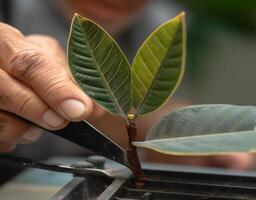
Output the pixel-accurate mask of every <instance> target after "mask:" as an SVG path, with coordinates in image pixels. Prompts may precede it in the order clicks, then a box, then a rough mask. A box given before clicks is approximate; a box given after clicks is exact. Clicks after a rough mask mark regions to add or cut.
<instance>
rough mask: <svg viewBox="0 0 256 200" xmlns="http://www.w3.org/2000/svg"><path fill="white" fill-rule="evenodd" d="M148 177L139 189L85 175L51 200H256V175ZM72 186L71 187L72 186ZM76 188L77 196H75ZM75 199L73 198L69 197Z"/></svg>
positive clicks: (180, 173)
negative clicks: (77, 184) (78, 182)
mask: <svg viewBox="0 0 256 200" xmlns="http://www.w3.org/2000/svg"><path fill="white" fill-rule="evenodd" d="M145 174H146V175H147V176H148V180H147V181H146V183H145V186H144V188H142V189H138V188H135V187H134V186H133V185H132V181H129V180H125V179H114V180H111V179H107V178H102V177H86V178H83V180H82V179H79V180H80V184H83V187H80V186H76V183H77V180H78V179H77V178H75V179H73V181H71V182H70V183H69V184H68V185H67V186H65V187H63V188H62V190H60V191H59V192H58V193H57V194H56V195H55V196H54V198H53V199H52V200H56V199H58V200H71V199H72V200H76V199H77V200H78V199H79V200H83V199H86V200H90V199H95V198H96V197H97V199H100V200H101V199H102V200H103V199H104V200H110V199H116V200H139V199H141V200H143V199H144V200H156V199H157V200H170V199H172V200H201V199H207V200H238V199H239V200H255V199H256V176H254V175H252V174H251V175H249V174H248V175H246V174H243V175H241V174H240V175H239V174H233V175H232V174H230V173H228V175H225V174H223V173H210V172H209V173H200V172H191V171H187V172H186V171H179V170H177V171H173V170H170V171H168V170H161V171H159V170H150V169H147V170H145ZM71 186H72V187H71ZM74 191H75V195H76V197H75V198H74ZM71 196H72V197H73V198H70V197H71Z"/></svg>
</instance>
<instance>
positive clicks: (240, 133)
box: [133, 104, 256, 155]
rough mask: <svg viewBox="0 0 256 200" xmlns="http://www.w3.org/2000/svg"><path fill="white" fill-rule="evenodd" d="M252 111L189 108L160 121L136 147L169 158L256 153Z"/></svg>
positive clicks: (254, 110)
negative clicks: (168, 155)
mask: <svg viewBox="0 0 256 200" xmlns="http://www.w3.org/2000/svg"><path fill="white" fill-rule="evenodd" d="M255 127H256V107H255V106H235V105H221V104H219V105H198V106H189V107H186V108H183V109H180V110H177V111H175V112H172V113H170V114H168V115H167V116H165V117H164V118H162V119H161V120H160V122H158V123H157V124H156V125H155V126H154V127H153V128H152V129H151V131H150V132H149V134H148V136H147V138H146V141H144V142H134V143H133V144H134V145H135V146H138V147H144V148H148V149H152V150H155V151H158V152H161V153H165V154H172V155H216V154H227V153H232V152H254V151H255V150H256V130H255Z"/></svg>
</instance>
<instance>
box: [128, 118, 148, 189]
mask: <svg viewBox="0 0 256 200" xmlns="http://www.w3.org/2000/svg"><path fill="white" fill-rule="evenodd" d="M127 132H128V138H129V147H128V149H127V159H128V164H129V165H130V169H131V170H132V171H133V173H134V176H135V184H136V186H137V187H143V186H144V182H145V175H144V173H143V171H142V168H141V165H140V161H139V158H138V154H137V149H136V147H135V146H133V145H132V142H134V141H136V137H137V128H136V124H135V122H134V121H133V120H129V123H128V125H127Z"/></svg>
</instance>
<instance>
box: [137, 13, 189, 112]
mask: <svg viewBox="0 0 256 200" xmlns="http://www.w3.org/2000/svg"><path fill="white" fill-rule="evenodd" d="M185 51H186V30H185V19H184V13H181V14H180V15H178V16H177V17H175V18H174V19H172V20H170V21H167V22H166V23H164V24H163V25H161V26H160V27H158V28H157V29H156V30H155V31H154V32H153V33H152V34H151V35H150V36H149V37H148V38H147V40H146V41H145V42H144V43H143V44H142V46H141V47H140V49H139V50H138V52H137V54H136V56H135V58H134V61H133V64H132V100H133V106H134V108H135V109H136V114H146V113H149V112H152V111H154V110H156V109H157V108H159V107H160V106H161V105H162V104H163V103H164V102H165V101H167V99H168V97H170V96H171V95H172V94H173V93H174V92H175V90H176V89H177V87H178V85H179V83H180V81H181V79H182V76H183V73H184V68H185Z"/></svg>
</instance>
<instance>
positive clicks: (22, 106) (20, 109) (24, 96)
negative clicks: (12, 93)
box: [16, 92, 34, 116]
mask: <svg viewBox="0 0 256 200" xmlns="http://www.w3.org/2000/svg"><path fill="white" fill-rule="evenodd" d="M17 96H18V97H19V99H20V101H19V104H18V105H17V106H16V114H17V115H19V116H25V115H26V113H28V112H29V110H30V109H31V104H32V102H33V101H34V96H33V95H32V94H30V93H26V92H21V93H20V94H18V95H17Z"/></svg>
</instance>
